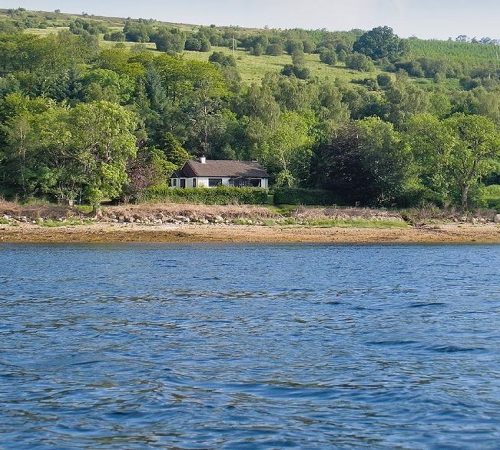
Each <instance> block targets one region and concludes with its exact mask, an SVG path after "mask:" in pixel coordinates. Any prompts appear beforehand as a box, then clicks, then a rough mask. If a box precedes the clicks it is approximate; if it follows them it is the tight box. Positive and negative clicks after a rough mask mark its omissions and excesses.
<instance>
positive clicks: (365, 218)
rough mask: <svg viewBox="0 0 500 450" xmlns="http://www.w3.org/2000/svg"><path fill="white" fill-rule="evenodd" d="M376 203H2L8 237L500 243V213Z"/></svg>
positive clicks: (1, 224) (1, 234) (0, 239)
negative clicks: (91, 206)
mask: <svg viewBox="0 0 500 450" xmlns="http://www.w3.org/2000/svg"><path fill="white" fill-rule="evenodd" d="M447 214H448V216H446V215H445V213H444V212H443V213H441V216H436V214H434V215H433V216H431V215H429V216H426V213H424V212H418V213H414V214H411V215H410V214H408V213H404V212H398V211H390V210H382V209H368V208H335V207H331V208H311V207H308V208H307V207H296V208H289V209H288V210H286V211H285V210H282V209H277V208H268V207H264V206H261V207H260V206H205V205H178V204H168V205H166V204H146V205H126V206H110V207H104V208H102V209H101V211H100V212H99V214H98V215H97V216H90V215H89V214H87V213H85V212H82V211H81V210H78V209H76V208H69V207H62V206H54V205H31V206H22V205H18V204H15V203H9V202H0V243H7V242H26V243H28V242H31V243H58V242H61V243H63V242H76V243H85V242H89V243H96V242H99V243H120V242H167V243H173V242H178V243H189V242H199V243H203V242H221V243H222V242H240V243H281V242H283V243H294V242H296V243H366V244H370V243H391V242H392V243H500V223H499V222H500V216H499V215H497V214H495V213H494V212H491V211H487V212H482V213H480V214H476V215H469V216H461V215H460V214H458V213H457V214H451V213H447Z"/></svg>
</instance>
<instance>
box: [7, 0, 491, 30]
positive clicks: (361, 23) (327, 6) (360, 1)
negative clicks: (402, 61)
mask: <svg viewBox="0 0 500 450" xmlns="http://www.w3.org/2000/svg"><path fill="white" fill-rule="evenodd" d="M0 7H2V8H17V7H23V8H26V9H34V10H43V11H53V10H55V9H60V10H61V11H63V12H73V13H81V12H83V11H85V12H87V13H89V14H95V15H106V16H115V17H133V18H139V17H142V18H147V19H149V18H153V19H158V20H163V21H168V22H176V23H191V24H200V25H210V24H216V25H240V26H243V27H258V28H261V27H264V26H269V27H271V28H295V27H299V28H306V29H316V28H326V29H328V30H333V31H334V30H350V29H353V28H360V29H364V30H368V29H371V28H373V27H376V26H380V25H388V26H391V27H392V28H393V29H394V31H395V32H396V33H397V34H399V35H400V36H402V37H409V36H418V37H420V38H436V39H447V38H449V37H453V38H454V37H456V36H458V35H461V34H465V35H467V36H469V37H478V38H480V37H486V36H488V37H491V38H496V39H498V38H500V27H499V24H500V0H475V1H471V0H141V1H138V0H0Z"/></svg>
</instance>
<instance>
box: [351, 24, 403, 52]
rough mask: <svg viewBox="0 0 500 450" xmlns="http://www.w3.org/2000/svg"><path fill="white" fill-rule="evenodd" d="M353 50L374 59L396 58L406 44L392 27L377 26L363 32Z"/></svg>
mask: <svg viewBox="0 0 500 450" xmlns="http://www.w3.org/2000/svg"><path fill="white" fill-rule="evenodd" d="M353 50H354V51H355V52H358V53H362V54H364V55H366V56H368V57H370V58H371V59H373V60H379V59H382V58H388V59H390V60H396V59H398V58H399V57H401V56H402V55H403V54H404V53H405V51H406V46H405V43H404V41H403V40H401V39H400V38H399V37H398V36H397V35H395V34H394V31H393V29H392V28H390V27H377V28H374V29H373V30H371V31H368V32H366V33H365V34H363V35H362V36H361V37H360V38H359V39H358V40H357V41H356V42H355V43H354V46H353Z"/></svg>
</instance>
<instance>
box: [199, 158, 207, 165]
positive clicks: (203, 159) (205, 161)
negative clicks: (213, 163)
mask: <svg viewBox="0 0 500 450" xmlns="http://www.w3.org/2000/svg"><path fill="white" fill-rule="evenodd" d="M200 162H201V163H202V164H206V163H207V158H206V157H205V156H202V157H200Z"/></svg>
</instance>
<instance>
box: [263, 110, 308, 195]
mask: <svg viewBox="0 0 500 450" xmlns="http://www.w3.org/2000/svg"><path fill="white" fill-rule="evenodd" d="M313 121H314V119H313V118H312V117H306V116H303V115H300V114H298V113H296V112H287V113H284V114H282V115H281V117H280V119H279V121H278V122H277V124H276V126H275V128H274V129H272V130H270V132H269V134H268V135H267V138H266V140H265V142H264V143H263V145H262V150H261V151H262V154H261V159H262V160H263V161H264V163H265V165H266V166H267V167H268V168H269V169H270V170H271V172H273V173H274V174H276V184H277V185H278V186H285V187H292V186H296V185H298V184H300V183H301V182H304V181H305V180H306V179H307V177H308V174H309V167H310V161H311V156H312V143H313V140H312V137H311V129H312V126H313Z"/></svg>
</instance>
